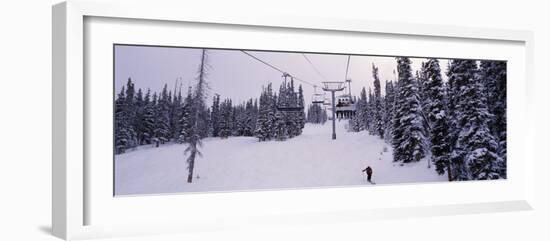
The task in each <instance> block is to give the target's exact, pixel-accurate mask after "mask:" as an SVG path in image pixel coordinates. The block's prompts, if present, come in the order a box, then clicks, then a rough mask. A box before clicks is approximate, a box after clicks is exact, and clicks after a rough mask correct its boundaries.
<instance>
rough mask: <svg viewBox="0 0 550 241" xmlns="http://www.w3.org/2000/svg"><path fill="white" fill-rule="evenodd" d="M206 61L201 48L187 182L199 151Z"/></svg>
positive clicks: (191, 178) (189, 179) (194, 99)
mask: <svg viewBox="0 0 550 241" xmlns="http://www.w3.org/2000/svg"><path fill="white" fill-rule="evenodd" d="M207 61H208V60H207V55H206V50H205V49H203V50H202V56H201V63H200V66H199V70H198V73H199V76H198V77H197V80H198V83H197V88H195V91H196V92H195V97H194V98H193V103H192V106H193V111H195V120H194V122H195V123H193V128H191V138H190V141H189V147H188V149H187V150H188V151H189V152H190V154H189V158H188V159H187V163H188V169H189V174H188V176H187V182H188V183H191V182H193V169H194V168H195V157H196V156H197V154H199V155H200V152H199V149H198V148H199V146H200V142H201V137H200V135H199V128H200V127H199V121H200V120H199V117H200V115H199V113H200V111H202V107H203V105H204V96H205V93H204V92H205V91H206V75H207V73H206V68H207Z"/></svg>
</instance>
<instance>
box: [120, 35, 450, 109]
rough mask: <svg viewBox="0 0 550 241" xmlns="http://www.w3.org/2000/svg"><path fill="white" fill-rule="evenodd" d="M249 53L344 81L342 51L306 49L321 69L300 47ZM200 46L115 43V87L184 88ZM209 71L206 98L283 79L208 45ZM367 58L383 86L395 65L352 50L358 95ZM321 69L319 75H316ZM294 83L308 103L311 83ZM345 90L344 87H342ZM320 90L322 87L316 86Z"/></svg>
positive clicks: (317, 78) (368, 73) (237, 96)
mask: <svg viewBox="0 0 550 241" xmlns="http://www.w3.org/2000/svg"><path fill="white" fill-rule="evenodd" d="M247 52H248V53H250V54H252V55H254V56H256V57H258V58H260V59H262V60H264V61H266V62H268V63H270V64H272V65H273V66H275V67H277V68H279V69H282V70H283V71H286V72H288V73H289V74H291V75H293V76H296V77H298V78H300V79H303V80H305V81H308V82H310V83H313V84H315V85H318V86H322V83H321V82H322V81H325V79H326V80H329V81H344V79H345V74H346V64H347V58H348V56H347V55H337V54H309V53H308V54H305V56H306V57H307V58H308V59H309V60H310V61H311V62H312V63H313V66H315V68H317V69H318V70H319V72H320V74H319V73H317V71H315V69H314V67H312V65H311V64H310V63H309V62H308V61H307V60H306V58H304V56H303V55H302V54H301V53H282V52H263V51H247ZM200 53H201V49H192V48H174V47H149V46H126V45H117V46H116V47H115V91H116V92H117V93H118V92H120V90H121V88H122V86H123V85H125V84H126V82H127V80H128V78H129V77H131V78H132V81H133V82H134V83H135V86H136V89H137V88H141V89H143V90H144V91H145V90H146V89H147V88H150V89H151V92H160V91H161V90H162V88H163V86H164V84H168V88H169V90H173V89H174V86H175V83H176V80H177V79H180V80H178V82H179V83H183V90H184V91H183V93H186V92H185V91H186V90H187V87H188V86H189V85H190V84H191V85H193V84H194V83H195V78H196V76H197V69H198V65H199V61H200ZM208 54H209V64H210V67H211V68H210V71H209V75H208V79H207V81H208V84H209V86H210V90H209V93H208V96H209V103H210V101H211V99H212V98H211V97H212V96H213V95H214V94H219V95H221V98H222V99H224V98H231V99H233V103H238V102H241V101H245V100H247V99H249V98H251V97H253V98H258V97H259V95H260V93H261V89H262V86H266V85H267V84H268V83H269V82H271V83H273V87H274V89H275V90H278V89H279V85H280V84H281V82H282V81H283V78H282V77H281V75H282V74H281V73H280V72H278V71H276V70H274V69H272V68H270V67H268V66H266V65H265V64H263V63H261V62H259V61H257V60H255V59H253V58H252V57H250V56H248V55H246V54H244V53H243V52H241V51H239V50H209V51H208ZM411 61H412V63H413V65H412V67H413V73H414V71H416V70H417V69H419V67H420V64H421V62H422V61H426V59H418V58H412V59H411ZM372 64H374V65H376V66H377V67H378V68H379V77H380V81H381V85H382V92H383V91H384V87H385V80H394V79H395V76H394V73H393V71H394V70H395V69H396V60H395V58H394V57H378V56H353V55H352V56H351V58H350V65H349V72H348V78H351V79H352V85H351V90H352V94H354V95H359V93H360V91H361V89H362V88H363V87H366V89H367V91H368V88H373V87H372V86H373V83H372V82H373V78H372ZM440 65H441V69H442V74H443V75H444V71H445V69H446V66H447V60H441V62H440ZM321 75H322V76H321ZM295 84H296V88H297V86H298V84H302V85H303V86H302V87H303V89H304V95H305V99H306V105H307V103H308V102H309V103H310V102H311V97H312V95H313V93H314V88H313V87H312V86H310V85H308V84H304V83H301V82H299V81H296V80H295ZM346 91H347V90H346ZM317 92H318V93H322V89H321V87H319V88H317Z"/></svg>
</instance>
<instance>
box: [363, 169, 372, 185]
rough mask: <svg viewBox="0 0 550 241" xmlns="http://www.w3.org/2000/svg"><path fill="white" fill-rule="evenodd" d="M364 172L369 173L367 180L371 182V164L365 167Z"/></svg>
mask: <svg viewBox="0 0 550 241" xmlns="http://www.w3.org/2000/svg"><path fill="white" fill-rule="evenodd" d="M362 172H366V173H367V181H369V182H370V183H372V181H371V178H372V168H371V167H370V166H367V168H365V169H363V170H362Z"/></svg>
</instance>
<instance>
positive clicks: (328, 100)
mask: <svg viewBox="0 0 550 241" xmlns="http://www.w3.org/2000/svg"><path fill="white" fill-rule="evenodd" d="M323 105H325V106H330V105H331V104H330V99H329V98H328V97H327V96H326V94H325V95H323Z"/></svg>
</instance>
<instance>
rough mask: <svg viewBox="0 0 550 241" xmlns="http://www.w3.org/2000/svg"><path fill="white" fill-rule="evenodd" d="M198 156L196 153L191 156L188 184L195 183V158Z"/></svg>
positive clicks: (192, 152)
mask: <svg viewBox="0 0 550 241" xmlns="http://www.w3.org/2000/svg"><path fill="white" fill-rule="evenodd" d="M196 148H197V147H196V146H195V147H193V149H196ZM196 155H197V152H196V151H191V154H190V156H189V174H188V175H187V182H188V183H192V182H193V169H195V156H196Z"/></svg>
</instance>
